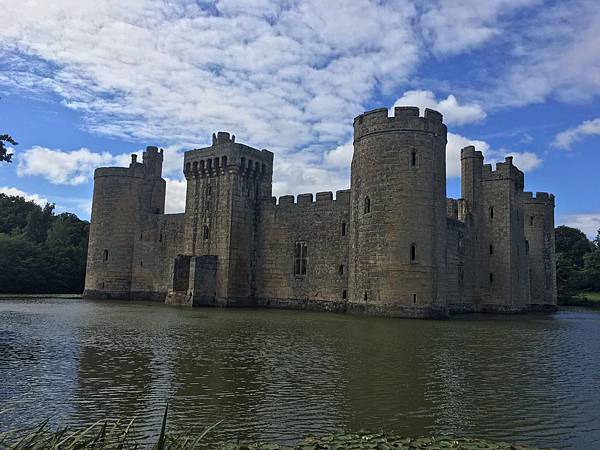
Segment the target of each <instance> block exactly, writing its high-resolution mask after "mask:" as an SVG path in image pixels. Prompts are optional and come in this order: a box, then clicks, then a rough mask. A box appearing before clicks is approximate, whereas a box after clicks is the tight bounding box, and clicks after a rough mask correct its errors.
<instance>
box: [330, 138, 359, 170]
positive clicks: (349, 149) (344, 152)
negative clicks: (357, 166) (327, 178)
mask: <svg viewBox="0 0 600 450" xmlns="http://www.w3.org/2000/svg"><path fill="white" fill-rule="evenodd" d="M353 152H354V145H353V143H352V141H351V140H350V141H348V142H346V143H345V144H342V145H338V146H337V147H336V148H334V149H333V150H331V151H328V152H327V153H325V161H326V163H327V164H329V165H331V166H333V167H339V168H343V167H349V166H350V163H351V162H352V154H353Z"/></svg>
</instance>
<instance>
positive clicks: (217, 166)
mask: <svg viewBox="0 0 600 450" xmlns="http://www.w3.org/2000/svg"><path fill="white" fill-rule="evenodd" d="M215 170H219V158H215Z"/></svg>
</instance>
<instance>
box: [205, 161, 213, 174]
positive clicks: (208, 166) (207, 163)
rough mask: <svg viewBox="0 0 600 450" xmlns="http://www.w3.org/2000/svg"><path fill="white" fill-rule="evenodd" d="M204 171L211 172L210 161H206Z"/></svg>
mask: <svg viewBox="0 0 600 450" xmlns="http://www.w3.org/2000/svg"><path fill="white" fill-rule="evenodd" d="M206 170H208V171H209V172H210V171H211V170H212V159H207V160H206Z"/></svg>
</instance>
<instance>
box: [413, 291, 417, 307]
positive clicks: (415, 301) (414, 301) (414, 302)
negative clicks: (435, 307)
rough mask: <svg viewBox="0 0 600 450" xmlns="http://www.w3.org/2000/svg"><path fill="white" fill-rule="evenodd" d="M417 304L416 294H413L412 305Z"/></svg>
mask: <svg viewBox="0 0 600 450" xmlns="http://www.w3.org/2000/svg"><path fill="white" fill-rule="evenodd" d="M416 304H417V294H413V305H416Z"/></svg>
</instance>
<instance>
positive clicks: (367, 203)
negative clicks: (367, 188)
mask: <svg viewBox="0 0 600 450" xmlns="http://www.w3.org/2000/svg"><path fill="white" fill-rule="evenodd" d="M364 211H365V214H369V213H370V212H371V199H370V198H369V197H368V196H367V197H365V209H364Z"/></svg>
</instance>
